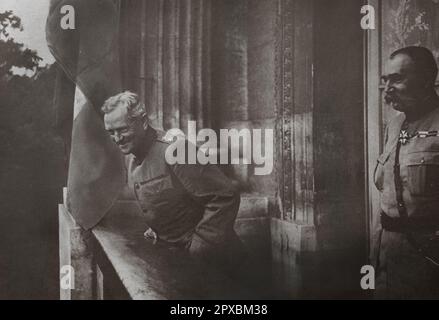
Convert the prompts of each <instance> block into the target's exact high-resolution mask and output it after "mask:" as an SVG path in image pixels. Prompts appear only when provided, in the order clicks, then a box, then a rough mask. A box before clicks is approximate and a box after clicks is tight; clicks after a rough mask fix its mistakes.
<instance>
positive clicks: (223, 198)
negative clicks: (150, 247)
mask: <svg viewBox="0 0 439 320" xmlns="http://www.w3.org/2000/svg"><path fill="white" fill-rule="evenodd" d="M102 111H103V113H104V114H105V116H104V122H105V129H106V130H107V131H108V133H109V134H110V136H111V137H112V139H113V141H114V143H116V144H117V146H118V147H119V148H120V150H121V152H122V153H123V154H124V155H126V156H127V162H128V166H127V167H128V168H127V171H128V177H127V179H128V185H129V186H130V187H131V188H132V189H133V191H134V195H135V198H136V200H137V201H138V203H139V206H140V208H141V209H142V211H143V212H144V215H145V217H146V220H147V223H148V227H149V228H150V229H148V231H147V232H146V233H145V236H147V237H150V238H155V240H158V241H162V242H163V243H165V244H167V245H169V247H173V248H181V249H186V250H188V251H189V252H190V253H192V254H194V255H196V256H200V257H203V258H206V259H207V260H208V261H215V262H221V263H224V264H225V265H226V266H227V264H228V263H231V261H230V260H233V259H235V258H236V255H239V252H240V250H241V249H242V248H240V245H241V243H240V240H239V239H238V237H237V235H236V233H235V231H234V222H235V219H236V215H237V212H238V209H239V203H240V194H239V191H238V190H237V188H236V187H235V186H234V184H233V183H232V181H231V180H230V179H229V178H227V177H226V176H225V175H224V174H223V173H222V171H221V170H220V169H219V168H218V167H217V166H215V165H211V164H207V165H201V164H199V163H197V164H173V165H169V164H168V163H167V162H166V159H165V152H166V149H167V147H168V146H169V145H170V143H171V142H173V141H169V140H168V139H166V138H165V134H164V132H161V131H159V130H155V129H153V128H152V127H151V126H150V125H149V123H148V118H147V114H146V110H145V105H144V104H143V103H141V102H140V101H139V97H138V96H137V94H135V93H132V92H129V91H127V92H123V93H120V94H118V95H116V96H114V97H111V98H109V99H108V100H107V101H106V102H105V103H104V105H103V107H102ZM179 141H180V143H184V144H186V145H185V147H186V148H187V143H188V142H187V141H185V140H184V139H183V140H179ZM240 257H241V258H242V255H240ZM237 260H238V259H235V262H236V261H237Z"/></svg>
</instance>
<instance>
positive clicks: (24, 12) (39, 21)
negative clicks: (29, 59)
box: [0, 0, 54, 66]
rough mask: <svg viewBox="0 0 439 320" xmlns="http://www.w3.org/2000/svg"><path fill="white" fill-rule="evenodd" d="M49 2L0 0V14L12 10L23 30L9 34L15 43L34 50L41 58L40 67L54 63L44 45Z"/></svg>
mask: <svg viewBox="0 0 439 320" xmlns="http://www.w3.org/2000/svg"><path fill="white" fill-rule="evenodd" d="M49 3H50V0H0V12H4V11H6V10H12V11H13V12H14V14H15V15H16V16H18V17H20V18H21V22H22V25H23V28H24V30H23V31H22V32H11V35H12V36H13V37H14V39H15V40H16V42H20V43H24V45H25V46H26V47H28V48H29V49H32V50H36V51H37V53H38V55H39V56H40V57H41V58H43V61H41V63H40V65H41V66H44V65H46V64H50V63H53V62H54V58H53V57H52V55H51V54H50V52H49V49H48V47H47V44H46V35H45V25H46V18H47V14H48V12H49Z"/></svg>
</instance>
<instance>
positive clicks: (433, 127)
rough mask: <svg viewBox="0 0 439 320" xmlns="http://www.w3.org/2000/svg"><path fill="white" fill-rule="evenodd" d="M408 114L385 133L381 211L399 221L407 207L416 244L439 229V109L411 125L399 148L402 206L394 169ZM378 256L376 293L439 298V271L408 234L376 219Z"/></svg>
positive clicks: (378, 178)
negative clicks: (402, 209) (403, 126)
mask: <svg viewBox="0 0 439 320" xmlns="http://www.w3.org/2000/svg"><path fill="white" fill-rule="evenodd" d="M404 121H405V115H404V114H400V115H398V116H397V117H396V118H394V119H393V120H392V121H391V122H390V123H389V125H388V127H387V130H386V139H385V140H386V143H385V146H384V151H383V153H382V154H381V155H380V157H379V158H378V163H377V166H376V168H375V177H374V178H375V185H376V187H377V188H378V189H379V190H380V192H381V202H380V207H381V210H382V212H384V213H385V214H386V215H387V216H389V217H391V218H399V211H398V206H403V205H405V207H406V211H407V215H408V217H409V218H408V228H409V230H410V233H411V234H412V236H413V238H414V239H416V242H417V243H425V241H428V239H429V238H431V237H433V236H434V235H435V233H436V231H437V230H439V134H437V132H438V130H439V108H435V109H433V110H432V111H430V112H428V113H427V114H425V115H424V116H422V117H421V118H420V119H418V120H416V121H413V122H411V123H410V124H409V126H408V130H407V132H406V133H407V139H406V140H405V141H404V139H403V140H402V142H403V143H402V144H401V147H400V155H399V162H400V170H399V172H400V181H401V183H402V195H403V203H399V202H398V200H397V192H396V188H395V181H394V165H395V153H396V148H397V142H398V139H399V137H400V129H401V127H402V124H403V122H404ZM376 218H377V220H376V225H377V227H376V230H375V231H376V232H375V239H374V240H375V246H374V252H373V258H374V262H375V264H376V267H377V270H376V271H377V275H378V278H377V293H378V295H377V296H378V297H382V298H423V297H439V277H438V270H439V269H438V267H435V266H434V265H433V264H432V263H431V262H430V261H428V260H427V259H425V257H424V256H423V255H422V254H420V253H419V252H418V249H417V248H415V247H414V246H413V243H411V242H410V241H409V240H408V238H407V235H406V233H405V232H393V231H388V230H382V227H381V225H380V224H379V219H378V217H376Z"/></svg>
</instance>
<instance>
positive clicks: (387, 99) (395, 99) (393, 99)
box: [384, 94, 399, 104]
mask: <svg viewBox="0 0 439 320" xmlns="http://www.w3.org/2000/svg"><path fill="white" fill-rule="evenodd" d="M384 101H385V102H386V103H387V104H389V103H392V102H399V98H398V97H396V96H394V95H392V94H386V95H385V96H384Z"/></svg>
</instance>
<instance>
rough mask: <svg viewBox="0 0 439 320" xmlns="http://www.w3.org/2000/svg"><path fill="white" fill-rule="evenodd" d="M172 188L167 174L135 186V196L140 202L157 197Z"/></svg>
mask: <svg viewBox="0 0 439 320" xmlns="http://www.w3.org/2000/svg"><path fill="white" fill-rule="evenodd" d="M172 188H173V185H172V180H171V176H170V175H169V174H163V175H159V176H157V177H154V178H152V179H148V180H146V181H141V182H139V183H137V185H136V191H137V195H138V197H139V199H140V200H145V199H146V198H150V197H154V196H158V195H160V194H162V193H163V192H165V191H166V190H170V189H172Z"/></svg>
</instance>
